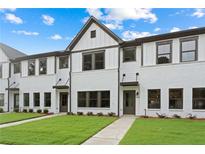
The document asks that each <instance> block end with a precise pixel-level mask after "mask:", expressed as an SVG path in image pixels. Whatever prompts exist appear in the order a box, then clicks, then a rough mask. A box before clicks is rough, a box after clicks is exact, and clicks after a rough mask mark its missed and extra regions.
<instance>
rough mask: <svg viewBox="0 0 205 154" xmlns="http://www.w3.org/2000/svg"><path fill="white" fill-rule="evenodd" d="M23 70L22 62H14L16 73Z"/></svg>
mask: <svg viewBox="0 0 205 154" xmlns="http://www.w3.org/2000/svg"><path fill="white" fill-rule="evenodd" d="M20 72H21V63H14V74H17V73H20Z"/></svg>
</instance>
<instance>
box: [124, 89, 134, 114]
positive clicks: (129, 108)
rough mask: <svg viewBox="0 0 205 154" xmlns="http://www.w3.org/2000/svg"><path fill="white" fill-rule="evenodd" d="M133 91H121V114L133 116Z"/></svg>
mask: <svg viewBox="0 0 205 154" xmlns="http://www.w3.org/2000/svg"><path fill="white" fill-rule="evenodd" d="M135 104H136V98H135V90H125V91H123V114H135Z"/></svg>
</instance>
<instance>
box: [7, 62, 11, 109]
mask: <svg viewBox="0 0 205 154" xmlns="http://www.w3.org/2000/svg"><path fill="white" fill-rule="evenodd" d="M10 77H11V63H10V62H9V76H8V78H7V81H8V112H9V107H10V97H9V94H10V90H9V89H10Z"/></svg>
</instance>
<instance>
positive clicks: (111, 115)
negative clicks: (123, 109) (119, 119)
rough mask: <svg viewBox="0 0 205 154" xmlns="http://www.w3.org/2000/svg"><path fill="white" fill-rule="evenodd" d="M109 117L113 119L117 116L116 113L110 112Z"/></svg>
mask: <svg viewBox="0 0 205 154" xmlns="http://www.w3.org/2000/svg"><path fill="white" fill-rule="evenodd" d="M108 116H110V117H113V116H116V115H115V113H114V112H109V113H108Z"/></svg>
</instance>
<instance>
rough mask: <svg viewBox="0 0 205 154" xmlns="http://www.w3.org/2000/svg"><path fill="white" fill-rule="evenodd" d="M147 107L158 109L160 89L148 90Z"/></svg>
mask: <svg viewBox="0 0 205 154" xmlns="http://www.w3.org/2000/svg"><path fill="white" fill-rule="evenodd" d="M148 108H149V109H160V89H151V90H148Z"/></svg>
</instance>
